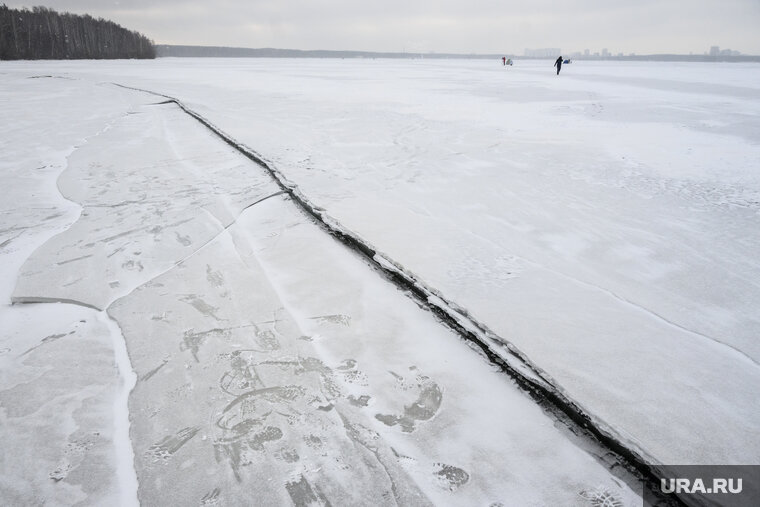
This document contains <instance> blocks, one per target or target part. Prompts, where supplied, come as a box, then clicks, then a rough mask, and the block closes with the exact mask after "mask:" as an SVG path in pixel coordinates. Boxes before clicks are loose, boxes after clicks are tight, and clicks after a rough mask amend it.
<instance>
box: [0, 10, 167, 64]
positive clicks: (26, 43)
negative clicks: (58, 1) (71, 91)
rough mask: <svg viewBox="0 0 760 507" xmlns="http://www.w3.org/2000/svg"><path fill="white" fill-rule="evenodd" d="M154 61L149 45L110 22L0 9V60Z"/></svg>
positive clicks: (151, 48)
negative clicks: (141, 59) (121, 59)
mask: <svg viewBox="0 0 760 507" xmlns="http://www.w3.org/2000/svg"><path fill="white" fill-rule="evenodd" d="M155 57H156V49H155V47H154V45H153V42H151V41H150V40H149V39H148V38H147V37H145V36H144V35H142V34H139V33H137V32H133V31H130V30H127V29H126V28H123V27H121V26H119V25H117V24H116V23H114V22H113V21H107V20H105V19H95V18H93V17H92V16H89V15H84V16H80V15H77V14H69V13H68V12H64V13H61V14H59V13H57V12H55V11H54V10H52V9H48V8H46V7H34V8H32V10H28V9H10V8H8V7H7V6H6V5H5V4H3V5H0V60H43V59H54V60H63V59H83V58H86V59H107V58H110V59H113V58H155Z"/></svg>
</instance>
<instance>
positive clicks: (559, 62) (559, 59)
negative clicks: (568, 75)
mask: <svg viewBox="0 0 760 507" xmlns="http://www.w3.org/2000/svg"><path fill="white" fill-rule="evenodd" d="M554 66H555V67H557V75H558V76H559V69H561V68H562V57H561V56H560V57H559V58H557V61H556V62H554Z"/></svg>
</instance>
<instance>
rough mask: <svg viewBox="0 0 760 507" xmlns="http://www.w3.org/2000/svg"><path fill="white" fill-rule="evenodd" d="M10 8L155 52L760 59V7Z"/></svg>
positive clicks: (744, 1) (335, 0)
mask: <svg viewBox="0 0 760 507" xmlns="http://www.w3.org/2000/svg"><path fill="white" fill-rule="evenodd" d="M0 1H3V0H0ZM4 1H5V3H6V4H7V5H8V6H9V7H23V6H31V5H36V4H43V5H45V6H47V7H51V8H53V9H55V10H58V11H69V12H73V13H78V14H84V13H87V14H91V15H93V16H95V17H103V18H107V19H110V20H113V21H115V22H117V23H119V24H121V25H123V26H125V27H127V28H129V29H132V30H137V31H139V32H141V33H143V34H145V35H147V36H148V37H149V38H151V39H153V40H154V41H155V42H156V43H158V44H190V45H207V46H237V47H251V48H260V47H274V48H287V49H335V50H361V51H410V52H428V51H435V52H439V53H444V52H446V53H511V54H522V53H523V51H524V49H525V48H550V47H553V48H561V49H562V51H563V52H564V53H571V52H573V51H582V50H584V49H590V50H591V52H592V53H594V52H596V51H601V49H602V48H608V49H609V50H610V52H612V53H614V54H617V53H618V52H623V53H625V54H628V53H638V54H647V53H685V54H688V53H690V52H693V53H696V54H701V53H703V52H705V51H707V50H709V47H710V46H713V45H717V46H720V47H721V48H722V49H725V48H730V49H734V50H738V51H741V52H742V53H745V54H760V35H759V34H760V0H567V1H564V2H562V1H561V0H560V1H557V0H438V1H429V0H427V1H421V0H381V1H380V0H301V1H295V0H213V1H211V0H162V1H150V0H47V1H45V0H35V1H34V2H33V3H31V4H30V3H23V2H21V3H20V2H13V1H10V2H9V1H7V0H4Z"/></svg>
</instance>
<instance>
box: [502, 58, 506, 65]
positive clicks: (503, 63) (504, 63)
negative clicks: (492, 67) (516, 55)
mask: <svg viewBox="0 0 760 507" xmlns="http://www.w3.org/2000/svg"><path fill="white" fill-rule="evenodd" d="M501 64H502V65H506V64H507V57H506V56H502V57H501Z"/></svg>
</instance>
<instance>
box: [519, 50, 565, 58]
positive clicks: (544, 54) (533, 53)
mask: <svg viewBox="0 0 760 507" xmlns="http://www.w3.org/2000/svg"><path fill="white" fill-rule="evenodd" d="M561 54H562V50H561V49H559V48H541V49H525V56H528V57H531V58H552V57H553V58H556V57H557V56H559V55H561Z"/></svg>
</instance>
